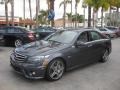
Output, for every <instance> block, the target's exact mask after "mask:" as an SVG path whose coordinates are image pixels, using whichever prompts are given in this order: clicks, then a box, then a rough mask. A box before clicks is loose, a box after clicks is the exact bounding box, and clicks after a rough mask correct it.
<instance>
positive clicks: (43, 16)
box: [38, 10, 48, 25]
mask: <svg viewBox="0 0 120 90" xmlns="http://www.w3.org/2000/svg"><path fill="white" fill-rule="evenodd" d="M47 15H48V10H41V11H40V12H39V14H38V23H39V24H41V25H44V24H47V22H48V20H47Z"/></svg>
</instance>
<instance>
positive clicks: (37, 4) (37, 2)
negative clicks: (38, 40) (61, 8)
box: [36, 0, 39, 28]
mask: <svg viewBox="0 0 120 90" xmlns="http://www.w3.org/2000/svg"><path fill="white" fill-rule="evenodd" d="M38 13H39V0H36V28H38V26H39V22H38Z"/></svg>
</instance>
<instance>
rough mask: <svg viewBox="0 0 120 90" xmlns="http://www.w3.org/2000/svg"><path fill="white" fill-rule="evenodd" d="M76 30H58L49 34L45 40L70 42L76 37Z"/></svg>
mask: <svg viewBox="0 0 120 90" xmlns="http://www.w3.org/2000/svg"><path fill="white" fill-rule="evenodd" d="M76 35H77V32H75V31H59V32H56V33H55V34H53V35H51V36H50V37H48V38H47V39H46V41H55V42H59V43H64V44H66V43H71V42H72V41H73V39H74V38H75V37H76Z"/></svg>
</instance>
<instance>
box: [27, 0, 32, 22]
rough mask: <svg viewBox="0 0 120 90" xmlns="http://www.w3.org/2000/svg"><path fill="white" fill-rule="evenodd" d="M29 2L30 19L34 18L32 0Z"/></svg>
mask: <svg viewBox="0 0 120 90" xmlns="http://www.w3.org/2000/svg"><path fill="white" fill-rule="evenodd" d="M28 2H29V11H30V19H31V20H32V9H31V0H29V1H28Z"/></svg>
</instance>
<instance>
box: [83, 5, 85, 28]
mask: <svg viewBox="0 0 120 90" xmlns="http://www.w3.org/2000/svg"><path fill="white" fill-rule="evenodd" d="M83 26H84V27H85V7H84V25H83Z"/></svg>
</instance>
